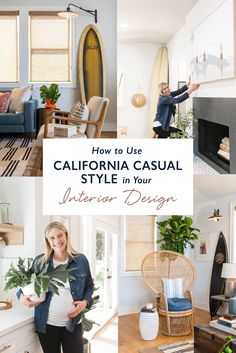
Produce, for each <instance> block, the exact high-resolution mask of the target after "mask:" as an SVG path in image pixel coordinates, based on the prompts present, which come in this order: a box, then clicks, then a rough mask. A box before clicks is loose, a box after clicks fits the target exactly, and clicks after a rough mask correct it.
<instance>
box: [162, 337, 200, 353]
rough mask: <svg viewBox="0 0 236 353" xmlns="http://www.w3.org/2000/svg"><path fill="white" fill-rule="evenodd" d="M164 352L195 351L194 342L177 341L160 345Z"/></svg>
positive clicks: (191, 352) (188, 352) (186, 352)
mask: <svg viewBox="0 0 236 353" xmlns="http://www.w3.org/2000/svg"><path fill="white" fill-rule="evenodd" d="M159 350H160V352H162V353H175V352H176V353H193V352H194V344H193V341H192V340H189V341H183V342H177V343H172V344H168V345H165V346H161V347H159Z"/></svg>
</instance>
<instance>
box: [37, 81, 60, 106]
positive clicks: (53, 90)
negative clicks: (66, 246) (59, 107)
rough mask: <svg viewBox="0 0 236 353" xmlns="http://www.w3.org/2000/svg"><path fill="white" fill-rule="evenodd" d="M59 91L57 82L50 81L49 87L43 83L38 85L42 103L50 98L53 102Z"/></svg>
mask: <svg viewBox="0 0 236 353" xmlns="http://www.w3.org/2000/svg"><path fill="white" fill-rule="evenodd" d="M60 96H61V93H59V88H58V84H57V83H52V84H51V85H50V86H49V87H47V86H46V85H43V86H41V87H40V97H41V99H42V103H43V104H45V103H46V101H47V99H51V102H52V103H53V104H55V103H56V102H57V101H58V99H59V97H60Z"/></svg>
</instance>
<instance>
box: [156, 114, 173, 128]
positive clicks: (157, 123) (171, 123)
mask: <svg viewBox="0 0 236 353" xmlns="http://www.w3.org/2000/svg"><path fill="white" fill-rule="evenodd" d="M174 122H175V119H174V116H173V115H171V118H170V123H169V126H172V125H173V124H174ZM158 126H161V123H160V121H158V120H156V121H154V122H153V127H158Z"/></svg>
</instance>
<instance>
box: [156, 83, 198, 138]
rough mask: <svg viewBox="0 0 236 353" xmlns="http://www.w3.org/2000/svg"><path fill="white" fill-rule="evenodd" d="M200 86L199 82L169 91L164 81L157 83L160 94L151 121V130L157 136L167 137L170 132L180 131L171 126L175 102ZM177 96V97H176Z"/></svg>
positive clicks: (186, 97)
mask: <svg viewBox="0 0 236 353" xmlns="http://www.w3.org/2000/svg"><path fill="white" fill-rule="evenodd" d="M199 87H200V85H199V84H192V85H190V83H189V84H187V85H184V86H183V87H181V88H180V89H178V90H177V91H173V92H171V91H170V88H169V85H168V83H166V82H161V83H160V84H159V89H160V96H159V100H158V104H157V113H156V117H155V119H154V122H153V131H154V132H155V134H156V135H157V136H158V137H159V138H167V137H169V136H170V134H171V133H172V132H178V131H179V132H180V130H179V129H177V128H175V127H173V126H171V124H172V123H173V122H174V116H175V104H178V103H181V102H183V101H185V100H186V99H188V98H189V96H190V94H191V93H192V92H194V91H196V90H197V89H198V88H199ZM176 96H178V97H176Z"/></svg>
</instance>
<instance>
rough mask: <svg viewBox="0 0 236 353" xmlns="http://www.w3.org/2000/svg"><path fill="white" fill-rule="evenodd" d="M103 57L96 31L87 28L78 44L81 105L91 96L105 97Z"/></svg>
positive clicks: (100, 39) (100, 42)
mask: <svg viewBox="0 0 236 353" xmlns="http://www.w3.org/2000/svg"><path fill="white" fill-rule="evenodd" d="M105 81H106V79H105V55H104V48H103V43H102V38H101V35H100V33H99V31H98V29H97V28H96V27H95V26H93V25H89V26H87V27H86V28H85V29H84V30H83V32H82V35H81V38H80V44H79V84H80V95H81V101H82V103H87V102H88V101H89V98H90V97H92V96H99V97H105V90H106V85H105Z"/></svg>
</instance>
